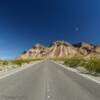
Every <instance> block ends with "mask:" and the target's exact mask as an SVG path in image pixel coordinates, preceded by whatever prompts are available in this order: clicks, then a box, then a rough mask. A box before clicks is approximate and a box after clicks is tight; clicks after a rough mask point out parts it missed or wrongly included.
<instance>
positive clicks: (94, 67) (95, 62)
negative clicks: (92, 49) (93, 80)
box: [83, 57, 100, 73]
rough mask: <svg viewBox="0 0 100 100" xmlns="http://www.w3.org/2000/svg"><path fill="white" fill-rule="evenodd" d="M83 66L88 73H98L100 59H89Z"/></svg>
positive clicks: (99, 71)
mask: <svg viewBox="0 0 100 100" xmlns="http://www.w3.org/2000/svg"><path fill="white" fill-rule="evenodd" d="M83 66H84V67H85V68H86V69H87V70H88V71H90V72H95V73H100V58H96V57H95V58H91V59H89V60H87V61H86V62H85V63H84V64H83Z"/></svg>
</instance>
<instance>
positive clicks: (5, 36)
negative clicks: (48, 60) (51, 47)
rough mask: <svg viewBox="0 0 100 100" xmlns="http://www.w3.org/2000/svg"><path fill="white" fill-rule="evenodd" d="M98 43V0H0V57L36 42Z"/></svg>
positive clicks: (99, 8)
mask: <svg viewBox="0 0 100 100" xmlns="http://www.w3.org/2000/svg"><path fill="white" fill-rule="evenodd" d="M55 40H66V41H68V42H71V43H77V42H80V41H85V42H90V43H95V44H99V43H100V0H1V1H0V58H14V57H16V56H18V55H19V54H20V53H21V52H23V51H24V50H27V49H29V48H31V46H32V45H34V44H35V43H37V42H40V43H42V44H44V45H46V46H47V45H48V44H49V43H50V42H52V41H55Z"/></svg>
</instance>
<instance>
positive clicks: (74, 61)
mask: <svg viewBox="0 0 100 100" xmlns="http://www.w3.org/2000/svg"><path fill="white" fill-rule="evenodd" d="M84 61H85V60H84V59H82V58H78V57H73V58H69V59H66V60H65V62H64V64H65V65H68V66H69V67H73V68H75V67H77V66H80V65H82V64H83V63H84Z"/></svg>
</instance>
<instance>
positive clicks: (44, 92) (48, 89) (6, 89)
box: [0, 61, 100, 100]
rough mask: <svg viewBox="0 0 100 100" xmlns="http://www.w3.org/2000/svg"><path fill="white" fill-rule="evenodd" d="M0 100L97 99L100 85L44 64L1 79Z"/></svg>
mask: <svg viewBox="0 0 100 100" xmlns="http://www.w3.org/2000/svg"><path fill="white" fill-rule="evenodd" d="M0 100H100V85H99V84H97V83H95V82H93V81H91V80H88V79H86V78H84V77H82V76H80V75H77V74H76V73H74V72H71V71H69V70H66V69H64V68H63V67H61V66H59V65H57V64H55V63H53V62H51V61H44V62H41V63H39V64H36V65H33V66H32V67H29V68H27V69H25V70H23V71H21V72H18V73H15V74H14V75H11V76H9V77H6V78H3V79H1V80H0Z"/></svg>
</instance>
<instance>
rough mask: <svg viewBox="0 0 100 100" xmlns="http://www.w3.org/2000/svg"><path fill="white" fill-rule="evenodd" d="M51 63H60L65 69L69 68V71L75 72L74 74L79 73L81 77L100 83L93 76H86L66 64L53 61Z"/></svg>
mask: <svg viewBox="0 0 100 100" xmlns="http://www.w3.org/2000/svg"><path fill="white" fill-rule="evenodd" d="M53 63H55V64H57V65H60V66H61V67H63V68H65V69H67V70H70V71H72V72H75V73H76V74H78V75H80V76H82V77H84V78H87V79H89V80H92V81H93V82H96V83H98V84H100V81H98V80H96V79H93V78H91V77H89V76H87V75H84V74H80V73H79V72H78V71H77V70H74V69H71V68H68V67H67V66H65V65H62V64H59V63H57V62H54V61H53Z"/></svg>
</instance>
